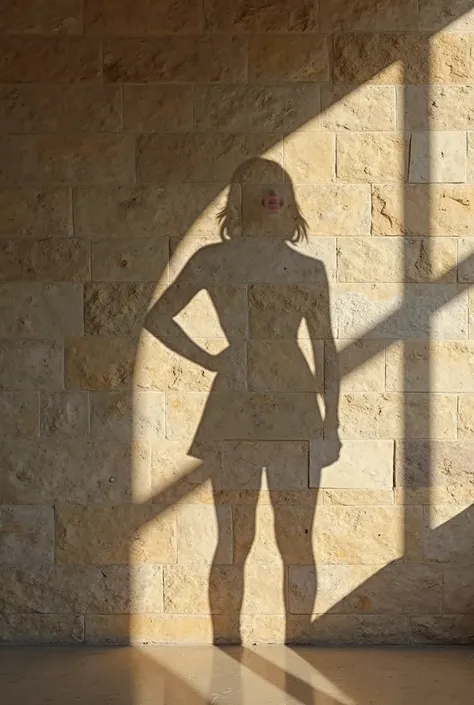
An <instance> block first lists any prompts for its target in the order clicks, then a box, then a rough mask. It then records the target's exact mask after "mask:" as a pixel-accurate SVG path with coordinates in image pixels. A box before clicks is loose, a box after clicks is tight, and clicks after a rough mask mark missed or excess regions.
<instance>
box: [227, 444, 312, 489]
mask: <svg viewBox="0 0 474 705" xmlns="http://www.w3.org/2000/svg"><path fill="white" fill-rule="evenodd" d="M222 462H223V473H222V486H223V488H224V489H226V490H240V489H246V490H257V491H258V490H260V487H261V482H262V476H263V475H264V471H265V473H266V481H267V484H268V487H269V488H270V489H271V491H272V492H277V491H288V490H304V489H306V488H307V487H308V444H307V443H306V442H304V441H300V442H297V441H254V442H252V441H233V442H232V441H225V442H224V444H223V461H222Z"/></svg>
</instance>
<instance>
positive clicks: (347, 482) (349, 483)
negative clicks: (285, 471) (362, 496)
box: [309, 440, 394, 489]
mask: <svg viewBox="0 0 474 705" xmlns="http://www.w3.org/2000/svg"><path fill="white" fill-rule="evenodd" d="M332 444H333V442H332V441H324V440H319V441H311V455H310V474H309V485H310V487H325V488H341V489H347V488H354V489H355V488H359V487H360V488H370V489H381V488H391V487H392V484H393V452H394V449H393V446H394V444H393V441H389V440H386V441H383V440H382V441H373V440H364V441H345V442H344V443H343V444H342V448H341V455H340V458H339V460H337V461H336V462H335V463H333V464H331V466H330V467H329V468H327V469H325V470H323V473H322V477H320V469H321V466H323V467H324V466H325V465H326V463H325V462H324V459H325V457H326V456H327V453H328V449H329V451H330V450H331V445H332Z"/></svg>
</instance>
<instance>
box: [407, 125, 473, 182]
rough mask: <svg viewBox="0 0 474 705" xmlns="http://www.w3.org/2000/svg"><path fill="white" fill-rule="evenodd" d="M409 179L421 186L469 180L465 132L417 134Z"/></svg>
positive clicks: (414, 138)
mask: <svg viewBox="0 0 474 705" xmlns="http://www.w3.org/2000/svg"><path fill="white" fill-rule="evenodd" d="M408 180H409V181H410V182H412V183H413V182H415V183H416V182H418V183H434V182H439V183H456V182H458V183H463V182H464V181H466V135H465V133H464V132H437V131H432V132H414V133H413V134H412V136H411V143H410V164H409V173H408Z"/></svg>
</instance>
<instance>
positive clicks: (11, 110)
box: [0, 85, 121, 133]
mask: <svg viewBox="0 0 474 705" xmlns="http://www.w3.org/2000/svg"><path fill="white" fill-rule="evenodd" d="M120 111H121V104H120V92H119V89H117V88H114V87H113V86H85V85H79V86H59V85H55V86H41V85H23V86H4V87H1V88H0V132H6V133H8V132H16V133H18V132H25V133H31V132H118V131H120V129H121V115H120Z"/></svg>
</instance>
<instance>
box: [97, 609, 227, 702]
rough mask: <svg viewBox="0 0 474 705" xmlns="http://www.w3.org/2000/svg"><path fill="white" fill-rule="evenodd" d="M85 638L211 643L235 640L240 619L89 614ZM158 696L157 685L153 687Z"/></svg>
mask: <svg viewBox="0 0 474 705" xmlns="http://www.w3.org/2000/svg"><path fill="white" fill-rule="evenodd" d="M85 619H86V641H87V643H89V644H167V645H170V644H188V645H195V644H212V643H213V639H214V638H215V637H217V639H220V641H219V643H230V644H232V643H236V641H237V636H238V631H239V630H238V620H237V618H236V617H235V615H218V616H215V617H214V618H213V619H211V616H210V615H207V614H206V615H182V614H180V615H177V614H133V615H130V616H129V615H86V618H85ZM153 697H156V686H155V685H154V686H153Z"/></svg>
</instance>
